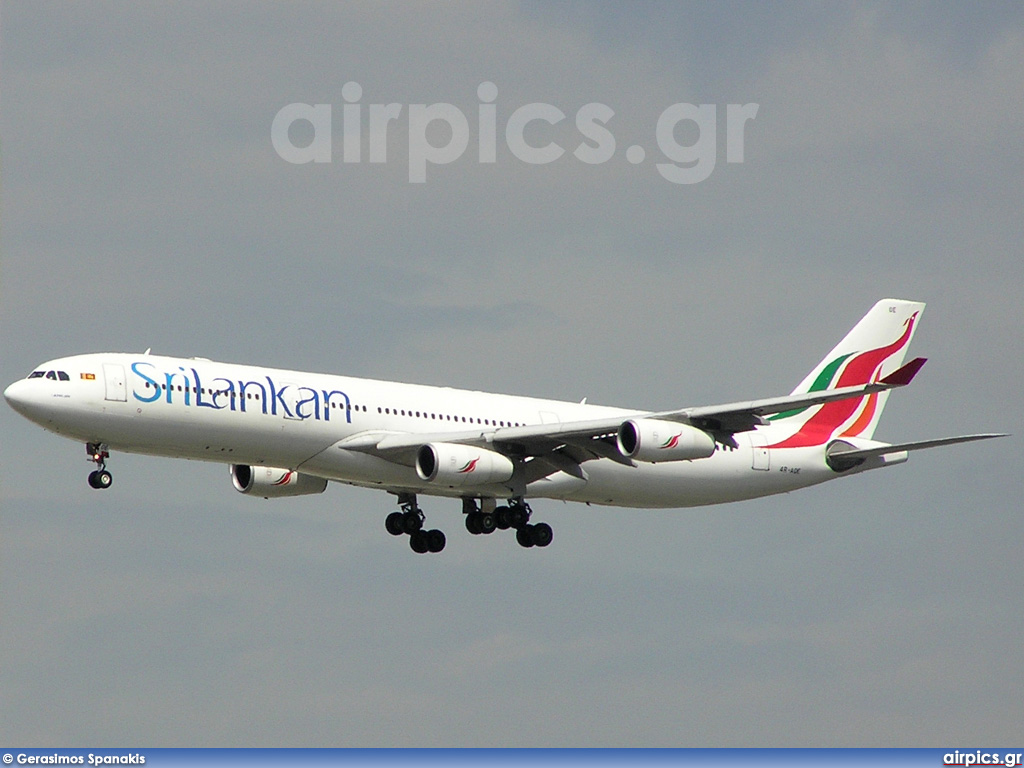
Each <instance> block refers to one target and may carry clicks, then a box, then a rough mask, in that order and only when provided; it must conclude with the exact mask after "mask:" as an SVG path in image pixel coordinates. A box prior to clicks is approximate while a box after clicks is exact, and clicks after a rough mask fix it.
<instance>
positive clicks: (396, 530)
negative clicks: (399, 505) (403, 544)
mask: <svg viewBox="0 0 1024 768" xmlns="http://www.w3.org/2000/svg"><path fill="white" fill-rule="evenodd" d="M384 527H385V528H387V529H388V533H390V534H391V535H392V536H401V535H402V534H403V533H405V528H403V527H402V513H401V512H392V513H391V514H390V515H388V516H387V517H386V518H385V519H384Z"/></svg>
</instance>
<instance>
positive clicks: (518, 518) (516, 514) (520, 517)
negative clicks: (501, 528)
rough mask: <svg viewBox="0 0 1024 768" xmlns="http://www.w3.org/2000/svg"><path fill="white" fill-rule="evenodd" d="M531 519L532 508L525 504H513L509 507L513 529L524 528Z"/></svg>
mask: <svg viewBox="0 0 1024 768" xmlns="http://www.w3.org/2000/svg"><path fill="white" fill-rule="evenodd" d="M529 519H530V508H529V507H527V506H526V505H525V504H513V505H512V506H511V507H509V523H510V524H511V526H512V527H513V528H522V527H523V526H525V525H526V522H527V521H528V520H529Z"/></svg>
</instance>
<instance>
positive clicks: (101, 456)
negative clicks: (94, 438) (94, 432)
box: [85, 443, 114, 490]
mask: <svg viewBox="0 0 1024 768" xmlns="http://www.w3.org/2000/svg"><path fill="white" fill-rule="evenodd" d="M85 452H86V453H88V454H89V461H91V462H93V463H94V464H96V469H95V471H93V472H90V473H89V486H90V487H92V488H96V489H98V490H103V489H106V488H109V487H110V484H111V483H112V482H114V478H113V476H112V475H111V474H110V473H109V472H108V471H107V459H109V458H110V451H108V450H107V445H106V443H86V444H85Z"/></svg>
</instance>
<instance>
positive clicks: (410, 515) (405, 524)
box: [402, 509, 423, 536]
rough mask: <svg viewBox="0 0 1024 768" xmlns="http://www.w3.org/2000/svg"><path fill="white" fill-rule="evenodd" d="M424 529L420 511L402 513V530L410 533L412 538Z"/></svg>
mask: <svg viewBox="0 0 1024 768" xmlns="http://www.w3.org/2000/svg"><path fill="white" fill-rule="evenodd" d="M422 527H423V518H421V517H420V515H419V513H418V511H414V510H411V509H410V510H409V511H408V512H403V513H402V530H403V531H404V532H405V533H408V534H409V535H410V536H411V535H412V534H414V533H416V532H418V531H419V530H420V528H422Z"/></svg>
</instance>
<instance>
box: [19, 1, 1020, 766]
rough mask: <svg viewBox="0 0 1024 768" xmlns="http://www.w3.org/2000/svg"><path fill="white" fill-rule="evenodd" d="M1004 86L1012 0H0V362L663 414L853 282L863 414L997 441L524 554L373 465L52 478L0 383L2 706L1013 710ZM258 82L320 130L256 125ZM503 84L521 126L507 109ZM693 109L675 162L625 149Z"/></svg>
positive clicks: (566, 717) (1010, 713)
mask: <svg viewBox="0 0 1024 768" xmlns="http://www.w3.org/2000/svg"><path fill="white" fill-rule="evenodd" d="M1022 82H1024V7H1022V6H1021V5H1020V4H1018V3H989V4H980V5H977V6H975V5H971V6H966V5H960V4H955V3H916V4H896V5H890V4H885V3H872V2H866V3H834V4H817V3H762V4H756V5H753V4H751V5H748V4H746V3H728V2H726V3H717V4H690V3H669V2H664V3H656V2H651V3H630V4H613V3H597V2H596V3H573V2H562V3H537V2H522V3H489V2H472V3H470V2H450V3H444V4H435V3H346V4H333V3H289V4H275V3H266V2H247V3H231V2H224V3H217V4H214V5H208V4H205V3H194V4H181V3H176V4H170V3H138V2H130V3H129V2H114V3H93V2H82V3H74V4H66V3H45V2H43V3H32V4H28V3H6V4H4V6H3V8H2V11H0V186H2V190H0V205H2V209H0V330H2V333H0V381H2V382H3V386H6V384H7V383H9V382H11V381H14V380H16V379H18V378H21V377H23V376H24V375H26V374H27V373H28V372H29V371H31V370H32V369H33V367H34V366H36V365H37V364H38V363H40V362H42V361H45V360H48V359H52V358H56V357H61V356H64V355H69V354H75V353H80V352H93V351H139V352H141V351H143V350H145V349H147V348H152V350H153V352H154V353H160V354H169V355H181V356H191V355H199V356H203V357H209V358H212V359H217V360H224V361H230V362H242V363H252V364H259V365H268V366H275V367H282V368H292V369H299V370H312V371H323V372H330V373H340V374H346V375H353V376H366V377H372V378H383V379H393V380H399V381H410V382H419V383H427V384H439V385H450V386H456V387H464V388H471V389H484V390H490V391H499V392H509V393H514V394H524V395H532V396H538V397H550V398H557V399H565V400H574V401H578V400H579V399H581V398H583V397H587V398H588V400H589V402H592V403H600V404H607V405H617V406H623V407H630V408H637V409H652V410H653V409H658V410H660V409H668V408H681V407H685V406H690V405H710V404H714V403H723V402H731V401H735V400H740V399H752V398H757V397H770V396H775V395H782V394H786V393H788V392H789V391H791V390H792V388H793V387H794V386H795V384H796V383H797V382H799V381H800V380H801V379H802V378H803V377H804V375H805V374H806V373H807V371H809V370H810V369H811V368H812V367H813V366H814V365H815V364H816V363H817V362H818V361H819V360H820V359H821V358H822V357H823V356H824V355H825V354H826V353H827V352H828V351H829V350H830V349H831V348H832V346H833V345H834V344H835V343H836V342H837V341H838V340H839V339H840V338H841V337H842V336H843V335H844V334H845V333H846V331H847V330H848V329H849V328H851V327H852V326H853V325H854V323H856V321H857V320H859V319H860V317H861V316H862V315H863V314H864V313H865V312H866V311H867V310H868V308H870V307H871V306H872V305H873V304H874V303H875V302H876V301H877V300H879V299H881V298H885V297H895V298H906V299H914V300H920V301H925V302H927V303H928V307H927V309H926V311H925V313H924V315H923V317H922V323H921V325H920V330H919V332H918V333H917V335H916V337H915V341H914V345H913V348H912V349H911V353H912V354H913V355H920V356H924V357H927V358H929V363H928V365H927V366H926V367H925V368H924V370H923V371H922V373H921V374H920V375H919V376H918V378H917V379H916V380H915V381H914V383H913V386H911V387H909V388H907V389H904V390H901V391H900V392H897V393H895V394H894V395H893V396H892V397H891V398H890V399H889V403H888V408H887V410H886V413H885V417H884V418H883V420H882V422H881V425H880V427H879V430H878V432H877V433H876V437H877V438H879V439H883V440H889V441H893V442H895V441H905V440H916V439H928V438H933V437H942V436H946V435H955V434H964V433H972V432H990V431H1001V432H1010V433H1012V434H1013V436H1012V437H1010V438H1006V439H1004V440H1001V441H991V442H985V443H980V444H972V445H963V446H955V447H950V448H944V449H937V450H934V451H926V452H921V453H917V454H915V455H913V456H912V457H911V460H910V461H909V462H908V463H907V464H905V465H901V466H899V467H896V468H893V469H891V470H887V471H884V472H874V473H867V474H864V475H861V476H857V477H854V478H850V479H844V480H841V481H838V482H836V483H829V484H826V485H824V486H820V487H816V488H811V489H807V490H804V491H802V492H799V493H797V494H793V495H786V496H782V497H776V498H768V499H761V500H755V501H750V502H743V503H739V504H732V505H726V506H721V507H708V508H701V509H689V510H624V509H615V508H598V507H587V506H584V505H578V504H564V503H562V502H554V501H545V500H538V501H537V502H536V503H535V504H534V505H533V506H534V510H535V513H536V514H537V517H538V518H540V519H543V520H545V521H547V522H549V523H550V524H551V525H552V527H553V529H554V534H555V538H554V542H553V543H552V545H551V546H550V547H548V548H546V549H544V550H536V549H534V550H523V549H521V548H519V547H518V546H516V544H515V542H514V540H513V539H512V537H511V536H502V535H495V536H490V537H473V536H470V535H469V534H468V533H466V532H465V530H464V528H463V525H462V519H461V514H460V507H459V505H458V504H457V503H455V502H452V501H450V500H444V499H422V500H421V502H422V505H423V506H424V508H425V511H426V512H427V514H428V519H429V520H430V522H431V524H432V525H435V526H437V527H440V528H442V529H444V530H445V531H446V533H447V534H448V546H447V548H446V549H445V551H444V553H442V554H441V555H438V556H430V557H420V556H415V555H414V554H413V553H412V552H411V551H410V550H409V548H408V546H407V544H406V543H405V542H404V541H402V540H399V539H393V538H392V537H390V536H388V535H387V534H386V532H385V530H384V517H385V515H386V514H387V513H388V512H390V511H392V509H393V508H394V505H393V499H392V497H390V496H388V495H386V494H383V493H380V492H371V491H365V490H359V489H352V488H349V487H331V488H329V489H328V490H327V492H326V493H325V494H323V495H319V496H313V497H302V498H296V499H277V500H271V501H266V500H262V499H259V500H254V499H251V498H247V497H244V496H242V495H240V494H238V493H236V492H235V491H234V490H233V489H232V487H231V484H230V480H229V477H228V471H227V469H226V467H224V466H221V465H215V464H204V463H198V462H181V461H172V460H165V459H156V458H149V457H144V456H133V455H126V454H115V455H114V456H112V457H111V461H110V463H109V467H110V469H111V470H112V472H113V475H114V485H113V487H112V488H111V489H110V490H109V491H105V492H103V493H102V494H101V493H97V492H95V491H92V490H91V489H89V488H88V486H87V485H86V475H87V473H88V471H89V469H90V465H89V464H88V462H87V461H86V456H85V454H84V450H83V448H82V446H79V445H74V444H73V443H71V442H69V441H66V440H63V439H61V438H59V437H56V436H54V435H51V434H48V433H46V432H44V431H42V430H41V429H39V428H38V427H36V426H34V425H33V424H31V423H29V422H27V421H26V420H24V419H22V418H21V417H19V416H18V415H17V414H16V413H14V412H13V411H11V410H10V409H9V408H6V406H4V407H0V434H2V435H3V440H0V463H2V465H3V467H4V471H3V472H2V473H0V690H3V696H0V742H4V743H8V744H22V745H38V746H45V745H60V744H82V745H95V746H97V747H99V746H125V745H149V746H154V747H156V746H933V745H938V744H943V745H961V746H963V745H978V744H993V745H995V744H1000V743H1002V744H1007V745H1009V744H1010V743H1013V742H1019V736H1020V730H1019V729H1020V722H1021V710H1020V705H1019V698H1020V691H1021V690H1022V689H1024V671H1022V666H1021V664H1020V663H1019V661H1020V647H1021V646H1020V643H1021V640H1020V638H1021V636H1022V630H1024V565H1022V562H1021V557H1020V542H1021V541H1022V539H1024V519H1022V515H1021V512H1020V501H1019V497H1020V492H1021V480H1020V477H1021V469H1022V458H1024V451H1022V449H1021V437H1020V436H1021V435H1024V425H1022V417H1021V411H1022V409H1021V398H1020V383H1019V382H1020V381H1021V380H1022V379H1024V376H1022V374H1024V371H1022V362H1021V358H1022V355H1021V351H1022V349H1024V321H1022V319H1021V313H1020V307H1021V306H1022V305H1024V259H1022V258H1021V250H1020V249H1021V243H1022V242H1024V224H1022V219H1021V216H1020V209H1021V203H1022V200H1024V153H1022V142H1024V90H1022V89H1021V83H1022ZM348 83H356V84H358V85H359V89H356V90H358V91H359V93H358V96H357V97H356V98H355V100H354V101H351V102H350V101H347V100H346V98H347V97H348V98H349V99H350V100H351V98H352V94H353V90H354V89H353V87H352V86H349V88H347V89H346V88H345V86H346V84H348ZM484 84H492V85H490V86H485V85H484ZM343 91H344V94H343ZM481 94H483V95H481ZM485 96H486V97H487V98H486V99H484V97H485ZM481 99H484V101H481ZM350 103H351V104H359V105H360V108H361V111H360V116H361V119H362V121H363V122H362V124H361V127H360V130H359V131H358V133H357V132H355V131H353V132H352V133H351V134H346V132H345V131H344V125H343V124H344V112H345V105H346V104H350ZM302 104H306V105H317V104H319V105H330V115H331V126H330V129H329V130H328V131H327V132H326V133H325V132H324V131H323V130H322V128H323V126H322V125H321V126H319V127H317V126H315V125H314V124H313V123H312V122H302V121H297V122H296V123H295V124H293V125H291V126H290V127H289V128H288V130H287V131H286V134H285V138H286V139H287V141H288V142H289V143H290V144H291V145H292V146H293V147H295V148H297V149H299V150H301V149H304V148H307V144H308V146H309V147H310V148H316V147H320V148H322V147H323V146H324V142H326V146H327V147H328V148H329V150H330V162H308V163H293V162H289V160H288V159H286V158H285V157H284V156H283V155H282V153H281V152H280V151H279V150H278V149H277V148H275V143H274V141H272V125H273V124H274V120H275V117H276V116H277V115H278V114H279V113H280V112H281V110H283V109H285V108H287V107H289V105H302ZM387 104H398V105H401V107H402V108H401V110H400V113H399V117H398V118H397V119H396V120H395V121H393V122H391V123H390V124H389V127H388V129H387V131H386V132H384V133H381V132H380V131H378V132H377V133H373V132H372V131H371V130H370V128H369V126H368V121H369V115H370V114H371V112H372V110H373V108H372V105H387ZM481 104H485V105H491V106H493V108H494V109H493V113H494V115H495V125H496V126H497V127H496V130H495V132H494V134H493V135H494V137H495V140H494V146H495V150H494V162H482V161H481V158H482V157H486V154H485V153H484V154H483V155H482V154H481V152H482V151H481V150H480V146H481V145H480V138H481V136H485V137H486V134H487V132H486V130H484V128H482V127H481V126H486V121H485V122H484V123H481V120H480V115H481ZM679 104H684V105H704V106H703V107H701V109H703V110H705V111H704V112H702V113H701V114H702V115H705V116H707V115H709V114H710V115H711V116H712V117H713V118H714V119H715V123H714V125H711V124H710V123H709V122H707V121H704V122H701V123H698V122H696V121H695V120H679V121H676V122H675V123H673V122H672V121H671V119H670V118H671V117H672V115H673V114H676V113H674V112H673V111H672V109H673V108H674V105H679ZM414 105H426V106H425V107H417V108H416V109H414ZM432 105H448V106H443V107H437V108H435V109H434V111H432V112H429V114H439V113H441V112H444V114H448V115H452V114H454V113H455V112H458V113H460V114H462V115H464V116H465V118H466V128H467V130H468V136H464V135H463V134H462V133H460V131H461V128H459V127H458V126H455V127H454V128H452V127H449V126H448V124H446V123H444V122H442V121H440V120H437V121H434V122H433V123H431V124H430V125H429V126H427V127H426V128H423V126H422V125H421V124H418V123H416V118H414V117H413V115H414V114H420V115H422V114H424V113H423V112H417V111H416V110H424V109H426V110H428V111H429V110H430V109H431V106H432ZM531 105H534V106H531ZM535 105H550V106H551V107H553V108H555V109H557V110H558V111H559V113H561V114H564V115H565V118H564V119H563V120H561V121H559V122H557V123H556V124H550V123H549V122H544V121H543V120H533V121H532V122H530V123H528V124H527V125H526V127H525V128H523V129H522V131H521V136H522V141H523V142H525V144H526V145H527V147H528V148H529V147H533V148H540V147H545V146H548V145H556V146H557V147H560V148H562V149H564V150H565V151H564V153H563V154H562V155H561V156H560V157H558V158H557V159H556V160H554V161H552V162H549V163H530V162H527V161H525V160H523V159H522V155H523V154H526V155H529V154H530V153H529V149H527V151H526V152H525V153H524V151H522V149H521V147H520V149H518V150H517V149H516V147H518V146H519V145H517V144H516V142H515V136H514V135H513V138H512V139H509V135H510V134H509V133H506V129H507V128H508V126H509V125H510V124H513V127H514V122H515V121H514V120H513V118H514V116H515V115H517V114H518V115H530V116H532V115H535V114H537V111H536V110H537V109H544V108H538V107H536V106H535ZM588 105H603V106H604V107H606V108H610V110H611V111H612V112H613V116H612V117H610V118H608V119H607V120H606V121H604V122H603V123H602V124H601V126H603V127H604V129H605V130H606V133H604V134H599V135H598V134H595V135H598V138H599V139H601V140H602V141H604V142H605V144H604V145H603V146H605V147H608V146H609V145H608V144H607V139H608V138H609V137H611V138H612V139H613V141H614V152H613V153H609V154H610V157H607V158H605V159H604V161H603V162H597V163H587V162H584V161H583V160H581V159H580V158H579V155H578V154H577V152H576V151H575V150H577V148H579V147H580V146H581V145H587V146H590V147H592V148H593V146H594V144H595V142H594V141H589V143H588V140H587V137H586V136H585V135H584V134H583V133H581V131H580V129H579V128H578V127H577V123H576V119H577V117H578V115H579V114H580V113H581V112H583V113H584V114H587V112H586V110H588V109H594V108H593V107H588ZM729 105H738V106H742V105H757V107H756V116H755V117H753V118H752V119H749V120H747V121H746V122H745V123H744V124H743V126H742V138H743V143H742V147H740V146H738V145H737V144H735V143H734V141H733V140H732V139H733V138H735V136H734V134H733V133H731V132H730V130H729V127H728V125H727V123H728V108H729ZM520 109H525V111H523V112H520V111H519V110H520ZM694 109H696V106H695V107H694ZM484 114H486V109H485V110H484ZM545 114H551V112H550V110H549V111H548V112H545ZM605 114H607V112H605ZM666 115H667V116H666ZM666 124H667V128H665V125H666ZM453 125H454V123H453ZM659 125H661V126H662V128H661V129H659ZM598 127H600V126H598ZM589 128H590V129H593V128H595V123H593V122H591V123H590V124H589ZM419 129H422V133H417V130H419ZM511 133H512V134H515V131H514V130H513V131H512V132H511ZM346 135H358V136H359V137H360V139H361V147H360V152H359V155H358V159H359V161H358V162H354V161H353V162H345V161H344V154H345V151H344V149H345V137H346ZM459 136H461V137H462V138H463V139H466V149H465V151H464V152H462V153H461V154H460V153H458V152H455V151H454V149H453V150H452V151H451V152H450V153H449V155H450V157H449V155H444V157H447V158H448V159H450V160H451V161H450V162H429V163H428V162H419V161H417V160H416V158H417V157H422V153H424V152H428V153H429V152H434V154H432V155H430V156H432V157H442V154H441V153H439V151H437V150H430V149H429V148H427V147H426V146H425V144H424V140H425V141H426V142H428V143H429V144H430V146H431V147H440V148H442V149H443V148H444V147H449V146H457V140H458V138H459ZM421 137H422V138H423V140H421ZM310 142H312V143H310ZM374 142H376V144H377V147H378V149H380V148H381V147H383V148H384V150H385V152H386V159H385V161H384V162H370V151H371V146H372V145H373V144H374ZM485 143H486V142H485ZM698 146H699V147H700V148H701V154H700V155H699V159H698V164H699V163H703V166H702V167H703V169H704V173H705V178H703V179H702V180H699V181H695V182H693V181H692V179H691V182H692V183H677V182H674V181H672V180H670V179H668V178H665V176H664V175H663V174H662V173H661V172H660V171H659V169H658V166H659V165H662V166H671V167H675V168H677V169H678V168H681V167H684V165H683V163H682V161H680V162H678V163H676V162H674V161H673V158H676V157H677V155H675V154H673V153H676V152H677V151H680V152H681V151H685V148H686V147H695V148H696V147H698ZM633 147H642V148H643V150H644V153H643V154H644V157H643V159H642V161H640V162H633V160H635V159H636V157H635V154H634V155H632V156H630V155H629V153H628V152H627V150H632V148H633ZM662 150H667V151H662ZM634 152H635V150H634ZM583 154H585V151H583ZM740 157H741V158H742V162H738V161H737V160H738V159H739V158H740ZM730 159H731V160H732V161H733V162H729V160H730ZM712 161H713V163H712ZM418 162H419V164H417V163H418ZM709 164H710V170H709ZM416 168H421V169H422V170H423V173H424V180H423V181H422V182H412V181H410V179H411V178H412V177H413V176H414V170H415V169H416Z"/></svg>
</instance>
